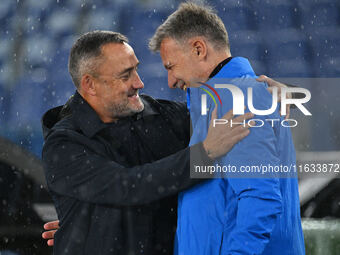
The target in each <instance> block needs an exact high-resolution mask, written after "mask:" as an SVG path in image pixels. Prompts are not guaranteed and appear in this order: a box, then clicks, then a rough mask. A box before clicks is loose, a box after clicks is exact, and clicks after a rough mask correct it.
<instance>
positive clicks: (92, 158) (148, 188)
mask: <svg viewBox="0 0 340 255" xmlns="http://www.w3.org/2000/svg"><path fill="white" fill-rule="evenodd" d="M67 132H68V130H66V131H65V130H64V131H60V130H59V131H56V132H53V133H52V134H51V135H50V136H49V137H48V139H47V140H46V143H45V145H44V148H43V162H44V167H45V173H46V179H47V183H48V187H49V189H50V191H51V192H54V193H56V194H59V195H63V196H68V197H72V198H75V199H78V200H81V201H85V202H89V203H96V204H105V205H116V206H122V205H123V206H124V205H138V204H145V203H149V202H152V201H155V200H159V199H161V198H163V197H166V196H169V195H172V194H175V193H178V192H180V191H181V190H183V189H186V188H189V187H191V186H192V185H194V184H196V183H198V182H200V181H202V180H197V179H191V178H190V171H189V170H190V169H189V165H190V152H189V150H190V149H191V150H199V151H201V152H202V151H203V149H202V144H197V145H195V146H193V147H191V148H189V147H188V148H186V149H183V150H181V151H179V152H177V153H175V154H173V155H170V156H168V157H165V158H163V159H160V160H158V161H155V162H152V163H149V164H144V165H139V166H135V167H130V168H126V167H124V166H122V165H120V164H117V163H116V162H114V161H111V160H109V159H107V158H105V157H103V156H101V155H99V154H97V153H95V152H93V151H91V150H89V149H88V148H86V146H84V144H82V143H80V142H79V141H76V140H75V139H73V137H72V136H71V135H67ZM201 154H202V153H201ZM195 160H197V161H200V162H194V163H195V164H204V162H206V161H210V160H209V158H208V157H207V155H206V154H202V157H201V158H200V159H195ZM203 161H204V162H203Z"/></svg>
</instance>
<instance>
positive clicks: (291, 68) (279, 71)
mask: <svg viewBox="0 0 340 255" xmlns="http://www.w3.org/2000/svg"><path fill="white" fill-rule="evenodd" d="M312 72H313V68H312V66H311V63H310V62H307V61H305V60H303V59H291V60H290V59H284V60H281V59H275V60H274V59H273V60H270V61H268V75H270V76H272V77H289V78H294V77H310V76H311V75H312Z"/></svg>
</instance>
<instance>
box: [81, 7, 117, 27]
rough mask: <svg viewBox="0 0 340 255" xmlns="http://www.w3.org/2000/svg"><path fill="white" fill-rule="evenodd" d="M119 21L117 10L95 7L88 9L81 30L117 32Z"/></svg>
mask: <svg viewBox="0 0 340 255" xmlns="http://www.w3.org/2000/svg"><path fill="white" fill-rule="evenodd" d="M119 19H120V18H119V10H117V9H111V8H109V9H107V8H98V7H96V8H95V9H90V11H89V13H88V14H87V16H86V18H85V24H84V25H83V28H82V29H83V31H84V32H88V31H93V30H111V31H118V30H119V29H118V28H119Z"/></svg>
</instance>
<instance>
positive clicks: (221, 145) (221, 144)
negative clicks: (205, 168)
mask: <svg viewBox="0 0 340 255" xmlns="http://www.w3.org/2000/svg"><path fill="white" fill-rule="evenodd" d="M252 117H254V114H252V113H250V112H248V113H246V114H244V115H241V116H238V117H236V118H234V119H233V111H232V110H230V111H229V112H227V113H226V114H225V115H224V116H223V117H222V118H221V119H225V120H228V123H226V124H217V125H215V127H214V120H215V119H217V107H215V109H214V111H213V112H212V115H211V121H210V125H209V130H208V134H207V137H206V139H205V140H204V142H203V147H204V149H205V151H206V152H207V154H208V156H209V157H210V158H211V159H215V158H218V157H220V156H222V155H224V154H226V153H227V152H228V151H230V150H231V148H232V147H233V146H234V145H235V144H236V143H238V142H239V141H240V140H242V139H243V138H245V137H246V136H247V135H248V134H249V132H250V131H249V125H248V124H247V121H245V125H243V124H234V123H240V122H243V121H244V120H247V119H250V118H252ZM231 120H232V122H233V124H232V125H231V124H230V123H231ZM250 124H251V125H252V123H250Z"/></svg>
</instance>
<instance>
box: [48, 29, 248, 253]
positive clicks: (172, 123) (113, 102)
mask: <svg viewBox="0 0 340 255" xmlns="http://www.w3.org/2000/svg"><path fill="white" fill-rule="evenodd" d="M138 63H139V62H138V60H137V58H136V56H135V54H134V52H133V49H132V48H131V47H130V46H129V45H128V41H127V38H126V37H124V36H123V35H121V34H119V33H115V32H107V31H95V32H90V33H87V34H85V35H83V36H81V37H80V38H79V39H78V40H77V42H76V43H75V44H74V46H73V47H72V50H71V54H70V58H69V71H70V74H71V76H72V80H73V82H74V84H75V86H76V88H77V92H76V93H75V94H74V96H73V97H72V98H71V99H70V100H69V101H68V102H67V103H66V104H65V105H64V106H62V107H57V108H54V109H51V110H50V111H48V112H47V113H46V114H45V115H44V117H43V130H44V139H45V144H44V147H43V155H42V156H43V162H44V165H45V173H46V179H47V183H48V187H49V190H50V193H51V196H52V198H53V200H54V203H55V207H56V209H57V213H58V218H59V220H60V228H59V230H58V231H57V232H56V234H55V244H54V253H55V254H96V253H97V254H101V255H102V254H172V249H173V238H174V233H175V228H176V210H177V193H178V192H180V191H182V190H183V189H186V188H189V187H192V186H193V185H195V184H196V183H198V182H199V180H195V179H190V172H189V160H190V159H189V148H188V147H187V146H188V142H189V138H190V118H189V115H188V111H187V109H186V105H185V104H184V103H176V102H171V101H166V100H155V99H153V98H151V97H149V96H146V95H144V96H139V93H138V91H139V89H141V88H143V86H144V85H143V83H142V82H141V80H140V78H139V76H138V73H137V66H138ZM231 117H232V116H231V114H230V113H228V114H227V115H226V116H223V118H225V119H230V118H231ZM251 117H252V115H251V114H250V113H248V114H246V115H245V116H240V117H237V118H235V119H233V120H234V122H241V120H243V119H245V118H246V119H247V118H251ZM210 130H213V131H212V132H209V133H208V135H207V138H206V140H205V141H204V142H203V143H200V144H196V145H194V146H192V147H191V148H190V149H191V150H195V151H197V153H200V154H201V157H200V158H199V159H196V160H197V162H195V164H196V165H203V164H204V163H206V162H210V160H211V159H214V158H216V157H219V156H221V155H223V154H225V153H227V152H228V151H229V150H230V149H231V147H232V146H233V145H234V144H235V143H237V142H238V141H239V140H241V139H242V138H243V137H245V136H246V135H247V134H248V133H249V130H248V127H243V126H242V125H240V126H235V125H233V127H232V128H231V127H226V126H225V125H220V127H216V128H213V127H212V126H211V129H210ZM207 152H209V156H208V154H207Z"/></svg>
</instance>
